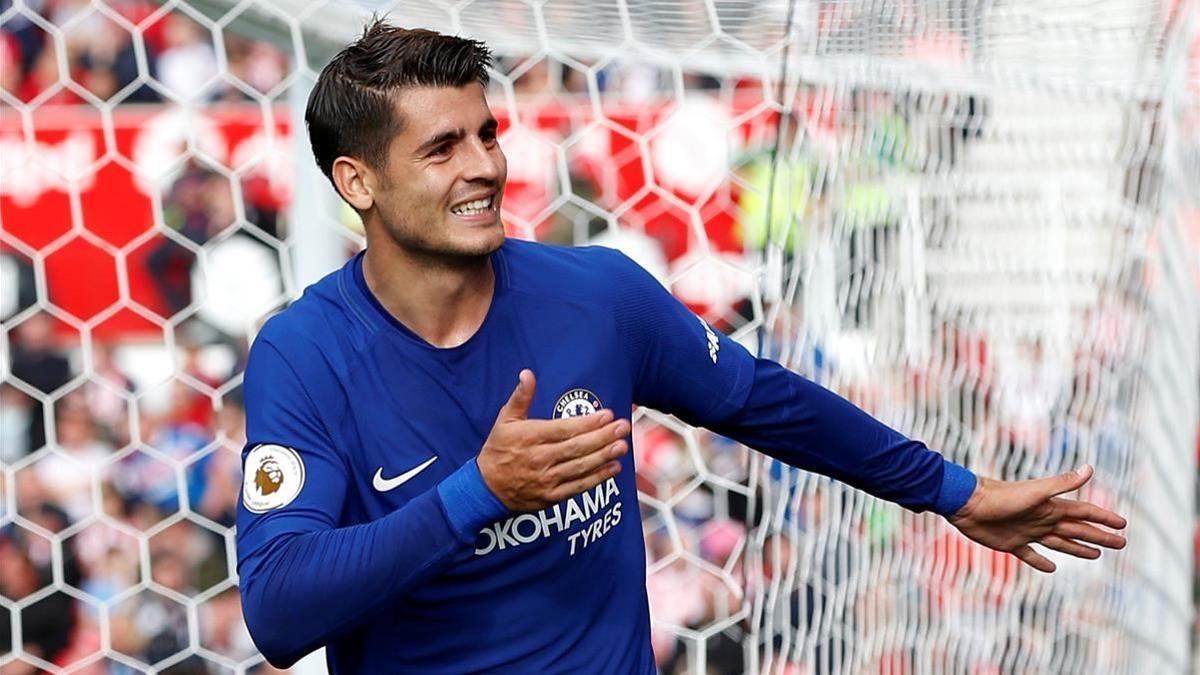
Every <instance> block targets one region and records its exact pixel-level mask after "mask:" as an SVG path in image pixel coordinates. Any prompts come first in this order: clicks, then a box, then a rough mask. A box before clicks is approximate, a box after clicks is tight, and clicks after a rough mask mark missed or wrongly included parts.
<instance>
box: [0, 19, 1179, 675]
mask: <svg viewBox="0 0 1200 675" xmlns="http://www.w3.org/2000/svg"><path fill="white" fill-rule="evenodd" d="M373 12H378V13H381V14H385V15H389V16H390V17H391V19H392V20H393V21H394V22H395V23H397V24H398V25H402V26H405V27H426V28H432V29H435V30H439V31H443V32H450V33H456V34H462V35H467V36H471V37H475V38H478V39H482V40H484V41H486V42H487V43H488V44H489V45H490V46H491V47H492V48H493V49H494V51H495V52H496V54H497V56H498V59H497V63H496V67H495V70H494V72H493V82H492V85H491V88H490V91H489V97H490V101H491V104H492V106H493V109H494V112H495V114H496V115H497V117H498V119H499V120H500V124H501V132H502V133H501V144H502V147H503V148H504V150H505V152H506V154H507V156H508V158H509V182H508V187H507V193H506V197H505V200H504V203H505V209H506V211H505V213H504V219H505V222H506V226H507V228H508V231H509V234H510V236H514V237H521V238H530V239H537V240H540V241H547V242H554V243H562V244H580V245H582V244H599V245H605V246H611V247H615V248H619V249H621V250H623V251H625V252H626V253H627V254H628V255H630V256H631V257H632V258H634V259H635V260H637V261H638V262H639V263H641V264H642V265H643V266H644V267H646V268H647V269H648V270H650V271H651V272H652V273H653V274H654V275H655V276H657V277H658V278H659V279H660V280H661V281H662V282H663V283H664V284H665V285H666V286H667V287H668V288H669V289H670V290H671V291H672V292H673V293H674V294H675V295H676V296H677V297H679V298H680V299H681V300H683V301H684V302H685V303H686V304H688V306H689V307H691V308H692V309H693V310H694V311H696V312H697V314H699V315H700V316H702V317H703V318H705V319H706V320H707V321H708V322H709V323H711V324H712V325H713V326H714V327H715V328H716V329H718V330H722V331H724V332H726V333H728V334H730V335H732V336H733V337H734V338H736V339H738V340H740V341H742V342H743V343H744V344H746V345H747V347H749V348H750V349H751V350H752V351H754V352H756V353H758V354H761V355H763V356H767V357H770V358H774V359H777V360H779V361H780V362H782V363H784V364H785V365H787V366H789V367H791V368H793V369H794V370H796V371H798V372H800V373H802V374H803V375H805V376H807V377H809V378H811V379H813V380H815V381H817V382H819V383H821V384H822V385H825V386H827V387H829V388H831V389H833V390H835V391H837V392H839V393H840V394H842V395H843V396H845V397H846V398H848V399H849V400H851V401H852V402H854V403H855V404H857V405H859V406H861V407H862V408H864V409H866V410H867V411H869V412H871V413H872V414H873V415H875V416H876V417H879V418H880V419H882V420H884V421H885V422H887V423H889V424H890V425H892V426H894V427H896V428H897V429H899V430H901V431H903V432H904V433H906V434H908V435H911V436H914V437H917V438H920V439H922V440H924V441H926V442H927V443H928V444H929V445H930V446H931V447H932V448H934V449H937V450H939V451H941V452H943V453H944V454H946V455H947V456H948V457H949V458H951V459H953V460H955V461H957V462H960V463H962V464H965V465H966V466H968V467H969V468H971V469H973V470H975V471H976V472H978V473H980V474H982V475H988V476H993V477H998V478H1005V479H1024V478H1033V477H1041V476H1046V475H1051V474H1054V473H1056V472H1060V471H1064V470H1068V469H1070V468H1074V467H1077V466H1079V465H1082V464H1084V463H1091V464H1093V465H1094V466H1095V467H1096V478H1095V479H1094V480H1093V481H1092V483H1091V484H1090V485H1089V486H1088V487H1087V488H1086V489H1085V491H1084V492H1085V494H1084V495H1083V497H1084V498H1086V499H1088V500H1090V501H1094V502H1096V503H1099V504H1101V505H1102V506H1105V507H1108V508H1112V509H1115V510H1117V511H1120V512H1122V513H1125V514H1127V515H1128V516H1129V520H1130V528H1129V532H1128V535H1129V547H1128V548H1127V549H1126V550H1125V551H1122V552H1117V553H1106V554H1105V555H1104V556H1103V557H1102V558H1100V559H1099V560H1097V561H1087V562H1084V561H1077V560H1073V559H1066V558H1064V557H1062V556H1057V555H1054V554H1053V552H1050V553H1049V554H1048V555H1049V556H1050V557H1051V558H1052V559H1054V560H1055V561H1056V562H1057V564H1058V565H1059V572H1058V573H1057V574H1055V575H1052V576H1045V575H1040V574H1037V573H1035V572H1032V571H1031V570H1029V569H1027V568H1024V567H1022V566H1021V565H1020V564H1018V562H1017V561H1016V560H1015V558H1013V557H1012V556H1009V555H1004V554H999V553H994V552H991V551H988V550H985V549H982V548H980V547H978V546H975V545H973V544H971V543H969V542H967V541H966V540H965V539H963V538H962V537H960V536H959V535H958V534H957V533H956V532H955V531H954V530H953V528H951V527H949V526H948V525H947V524H946V522H945V521H944V520H942V519H940V518H938V517H936V516H932V515H929V514H922V515H917V514H912V513H909V512H906V511H904V510H902V509H900V508H898V507H896V506H895V505H892V504H888V503H885V502H881V501H879V500H876V499H874V498H872V497H870V496H868V495H866V494H863V493H861V492H858V491H856V490H853V489H851V488H848V487H846V486H844V485H842V484H839V483H836V482H834V481H832V480H829V479H827V478H823V477H821V476H818V475H814V474H810V473H806V472H804V471H801V470H797V469H794V468H791V467H788V466H785V465H782V464H780V463H778V462H775V461H773V460H771V459H769V458H766V457H764V456H762V455H759V454H757V453H754V452H752V451H751V450H749V449H747V448H744V447H742V446H739V445H737V444H736V443H733V442H731V441H729V440H728V439H724V438H721V437H719V436H717V435H715V434H712V433H710V432H707V431H704V430H699V429H693V428H690V427H688V426H687V425H686V424H684V423H683V422H681V421H680V420H678V419H675V418H673V417H670V416H665V415H662V414H660V413H658V412H656V411H653V410H647V409H641V410H638V411H636V412H635V415H634V422H635V423H634V436H635V451H636V463H637V481H638V487H639V490H640V492H639V499H640V503H641V505H642V512H641V519H642V526H643V529H644V532H645V538H646V551H647V568H648V578H647V586H648V592H649V597H650V602H651V610H652V614H653V618H654V628H653V635H652V639H653V644H654V649H655V657H656V660H657V662H658V666H659V669H660V671H661V672H663V673H683V672H688V673H720V674H724V673H742V672H746V673H779V674H786V675H810V674H811V675H827V674H847V675H849V674H859V673H879V674H888V675H907V674H914V675H915V674H919V673H947V674H950V673H954V674H958V673H969V674H971V675H990V674H993V673H995V674H999V673H1079V674H1084V673H1088V674H1090V673H1131V674H1132V673H1151V672H1153V673H1184V672H1187V671H1188V670H1189V668H1190V667H1191V666H1192V664H1193V659H1194V658H1195V657H1194V656H1193V655H1192V654H1191V652H1190V644H1191V642H1192V636H1191V631H1192V630H1193V629H1192V626H1193V623H1194V616H1195V610H1194V607H1193V601H1192V596H1193V593H1192V589H1193V577H1194V573H1195V572H1194V570H1195V561H1194V549H1193V539H1194V532H1195V518H1196V516H1195V514H1196V500H1195V488H1194V485H1195V480H1196V472H1197V465H1196V454H1197V427H1198V422H1200V419H1198V418H1200V395H1198V388H1200V190H1198V189H1197V186H1200V7H1198V6H1196V5H1195V3H1189V2H1187V0H1182V1H1181V0H1162V1H1161V2H1152V1H1142V0H1092V1H1091V2H1079V1H1076V0H1054V1H1053V2H1035V1H1034V0H1007V1H1006V0H992V1H980V2H971V1H967V0H960V1H949V0H883V1H877V2H865V1H862V0H853V1H837V2H835V1H832V0H771V1H768V2H758V1H749V0H740V1H739V0H606V1H604V2H582V1H568V0H538V1H533V0H528V1H526V2H522V1H518V0H476V1H475V2H449V1H447V2H425V1H421V2H417V1H415V0H402V1H400V2H393V3H385V2H383V1H382V0H356V1H355V2H311V3H310V2H303V1H302V0H246V1H244V2H237V3H234V2H228V1H225V0H171V1H169V2H166V3H162V4H157V3H152V2H149V1H148V0H92V1H91V2H84V1H82V0H79V1H76V0H62V1H58V2H51V1H50V0H45V1H42V2H38V1H33V0H10V1H2V0H0V322H2V323H0V327H2V330H0V380H2V383H0V468H2V478H3V480H2V481H0V672H3V673H8V672H13V673H26V672H38V671H39V670H45V671H50V672H77V673H106V672H113V673H130V672H143V671H145V672H174V673H192V672H197V673H199V672H204V673H227V672H237V673H243V672H267V671H268V670H269V668H268V667H267V666H266V664H265V663H264V662H263V660H262V657H261V656H259V655H258V654H257V652H256V651H255V649H254V646H253V644H252V642H251V641H250V638H249V635H248V634H247V632H246V630H245V628H244V625H243V624H242V620H241V611H240V605H239V600H238V596H237V588H236V584H237V576H236V570H235V566H234V563H235V554H234V549H233V542H234V538H233V537H234V533H233V522H234V521H233V514H234V506H235V503H236V498H237V491H238V489H239V486H240V485H241V476H240V471H241V468H240V458H239V452H240V449H241V445H242V443H243V442H244V439H245V435H244V434H245V432H244V416H243V412H242V410H243V408H242V402H241V378H242V368H243V364H244V359H245V354H246V350H247V349H248V345H249V343H250V341H252V340H253V338H254V334H255V332H256V330H257V328H258V327H259V326H260V325H261V322H262V321H263V320H264V319H265V318H266V317H268V316H270V315H271V314H273V313H274V312H277V311H278V310H279V309H281V308H282V307H283V306H285V305H286V303H287V302H288V301H289V300H290V299H291V298H294V297H296V296H297V295H298V293H299V292H300V291H301V290H302V289H303V287H304V286H305V285H306V284H308V283H311V282H312V281H315V280H316V279H317V278H319V277H320V276H322V275H323V274H324V273H326V272H328V271H329V270H331V269H333V268H334V267H336V266H337V265H339V264H340V263H341V262H343V261H344V260H346V259H347V257H348V256H350V255H352V254H353V253H354V252H356V251H357V250H359V249H360V248H361V247H362V246H363V245H364V240H363V237H362V232H361V226H360V225H359V224H358V223H357V222H356V220H355V218H354V217H353V215H352V214H350V213H348V212H347V210H346V209H345V208H344V207H342V206H341V205H340V203H339V202H338V200H337V198H336V196H335V195H334V194H333V192H332V191H331V189H330V188H329V186H328V183H327V182H326V180H325V178H324V177H323V176H322V175H320V173H319V172H318V171H317V169H316V167H315V165H314V163H313V161H312V158H311V153H310V151H309V149H308V147H307V138H306V136H305V134H304V133H303V115H302V112H303V106H304V102H305V100H306V97H307V94H308V91H309V90H310V88H311V86H312V83H313V81H314V79H315V76H316V73H317V72H319V70H320V68H321V67H322V66H323V65H324V63H325V62H326V61H327V60H328V59H329V58H330V56H331V55H332V54H333V53H334V52H335V51H336V50H337V49H338V48H339V47H340V46H341V45H343V44H345V43H346V42H347V41H349V40H350V39H352V38H353V37H354V36H355V35H356V34H357V33H358V32H359V31H360V30H361V27H362V25H363V24H364V23H365V21H366V20H367V19H368V18H369V16H370V15H371V14H372V13H373ZM308 668H316V670H314V671H307V672H319V669H320V666H319V665H317V666H312V665H311V663H308V664H305V665H302V666H301V667H300V669H301V670H305V669H308Z"/></svg>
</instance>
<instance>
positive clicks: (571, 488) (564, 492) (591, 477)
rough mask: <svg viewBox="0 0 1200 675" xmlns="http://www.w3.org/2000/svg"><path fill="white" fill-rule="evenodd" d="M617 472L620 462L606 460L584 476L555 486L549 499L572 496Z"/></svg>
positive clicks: (554, 500)
mask: <svg viewBox="0 0 1200 675" xmlns="http://www.w3.org/2000/svg"><path fill="white" fill-rule="evenodd" d="M619 473H621V463H620V462H615V461H614V462H606V463H605V464H603V465H602V466H601V467H600V468H599V469H597V470H595V471H593V472H592V473H590V474H588V475H586V476H583V477H582V478H577V479H575V480H572V481H567V482H566V483H563V484H562V485H559V486H558V487H557V488H555V489H554V490H553V491H551V493H550V501H551V502H559V501H562V500H564V499H566V498H567V497H573V496H575V495H577V494H579V493H580V492H584V491H586V490H591V489H592V488H594V487H596V486H597V485H599V484H601V483H603V482H604V481H606V480H608V479H609V478H612V477H613V476H615V475H617V474H619Z"/></svg>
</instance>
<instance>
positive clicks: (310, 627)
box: [237, 337, 504, 667]
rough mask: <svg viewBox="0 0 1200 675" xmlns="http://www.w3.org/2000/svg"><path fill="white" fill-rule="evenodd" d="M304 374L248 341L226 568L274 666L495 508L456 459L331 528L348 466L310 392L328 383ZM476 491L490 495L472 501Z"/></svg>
mask: <svg viewBox="0 0 1200 675" xmlns="http://www.w3.org/2000/svg"><path fill="white" fill-rule="evenodd" d="M318 360H319V359H318ZM309 376H310V377H311V378H314V380H315V381H311V380H310V381H306V380H305V379H302V378H301V377H300V376H299V375H298V373H297V372H296V370H295V369H294V368H293V367H292V365H291V364H290V363H289V361H288V360H287V359H286V358H285V357H284V356H283V354H282V353H281V352H280V350H279V349H277V348H276V347H275V346H274V345H273V344H271V343H270V342H269V341H267V340H266V339H265V338H262V337H260V338H259V340H256V341H255V344H254V347H253V349H252V350H251V353H250V359H249V362H248V364H247V367H246V376H245V383H244V389H245V400H246V418H247V421H246V431H247V439H248V442H247V444H246V448H245V450H244V451H243V466H244V470H245V472H246V479H245V481H244V487H243V491H242V495H241V499H240V500H239V505H238V523H237V549H238V574H239V577H240V584H239V586H240V590H241V594H242V607H243V612H244V615H245V619H246V626H247V627H248V628H249V630H250V634H251V637H253V639H254V642H255V644H256V646H257V647H258V648H259V650H260V651H261V652H262V653H263V655H264V656H265V657H266V658H267V660H268V661H269V662H271V663H272V665H275V666H277V667H287V666H289V665H291V664H292V663H294V662H295V661H296V660H298V659H299V658H300V657H302V656H304V655H305V654H307V653H308V652H310V651H312V650H314V649H316V648H317V647H320V646H321V645H324V644H326V643H327V642H329V641H330V640H331V639H332V638H335V637H337V636H338V635H340V634H342V633H345V632H347V631H351V630H354V629H355V628H357V627H359V626H361V625H362V624H363V623H364V622H366V621H369V620H371V618H372V617H373V616H374V615H375V614H376V613H377V612H378V611H379V610H380V609H381V608H383V607H384V606H387V605H390V604H392V603H397V602H402V601H403V597H404V595H405V594H406V593H407V592H408V591H409V590H410V589H411V588H413V587H415V586H416V585H418V584H420V583H421V582H423V581H424V580H427V579H429V578H432V577H434V576H436V575H437V574H439V573H441V572H442V571H444V570H446V569H447V568H449V567H450V566H451V565H452V564H453V563H454V561H455V560H456V559H457V554H458V553H459V552H461V551H466V550H469V548H470V547H471V546H472V545H473V542H474V536H475V533H476V532H477V531H478V530H479V528H480V527H482V526H483V525H484V524H486V522H490V521H491V520H492V519H494V518H496V517H498V516H500V515H502V512H503V511H504V509H503V505H502V504H500V503H499V501H498V500H496V499H495V497H494V496H492V495H491V494H490V492H488V491H487V487H486V485H485V484H484V483H483V481H482V477H481V476H480V475H479V471H478V468H477V466H476V465H475V463H474V462H468V463H467V464H465V465H464V466H463V467H462V468H461V469H459V470H458V471H456V472H455V473H453V474H451V475H450V476H449V477H448V478H447V479H446V480H444V481H443V482H442V484H441V485H439V486H438V489H435V490H429V491H428V492H426V493H424V494H422V495H420V496H418V497H416V498H414V499H412V500H411V501H409V502H408V503H407V504H405V505H404V506H403V507H401V508H400V509H398V510H396V511H394V512H392V513H390V514H388V515H387V516H384V517H383V518H380V519H378V520H376V521H373V522H370V523H365V524H361V525H354V526H349V527H338V524H339V520H340V516H341V511H342V505H343V501H344V500H345V498H346V493H347V486H348V480H349V474H348V472H347V468H346V465H345V462H344V461H343V460H342V455H341V454H340V452H339V448H338V447H337V441H336V440H335V439H334V438H333V437H332V435H331V434H330V432H329V430H328V429H327V428H326V426H325V422H324V421H323V420H324V419H325V418H324V417H323V415H322V413H323V412H326V413H327V412H328V411H323V410H322V408H321V407H320V406H319V405H318V404H317V399H315V398H314V396H313V395H312V392H314V391H322V390H324V391H328V390H329V389H328V387H327V386H325V385H328V383H325V385H323V384H322V383H321V382H320V381H319V380H320V373H310V374H309ZM269 462H273V464H268V463H269ZM264 465H267V466H265V467H264ZM260 481H261V482H260ZM289 481H292V482H293V485H292V486H289V484H288V483H289ZM480 490H482V491H483V492H484V493H486V495H484V496H485V497H490V499H491V502H487V501H483V502H480V501H479V496H480V494H481V493H480ZM473 500H474V501H473ZM481 503H482V504H484V505H483V506H480V504H481ZM497 506H498V507H499V508H498V509H497V508H496V507H497Z"/></svg>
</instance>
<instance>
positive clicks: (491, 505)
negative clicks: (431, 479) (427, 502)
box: [437, 458, 509, 537]
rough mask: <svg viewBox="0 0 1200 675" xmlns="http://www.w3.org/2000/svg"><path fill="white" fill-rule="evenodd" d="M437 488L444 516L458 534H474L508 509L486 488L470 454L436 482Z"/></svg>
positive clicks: (472, 535)
mask: <svg viewBox="0 0 1200 675" xmlns="http://www.w3.org/2000/svg"><path fill="white" fill-rule="evenodd" d="M437 490H438V495H439V496H440V497H441V499H442V504H443V505H444V506H445V509H446V516H447V517H448V518H449V520H450V523H451V525H453V526H454V529H455V531H456V532H458V534H459V535H460V536H462V537H474V536H475V535H476V534H477V533H478V532H479V530H480V529H481V528H483V527H484V526H486V525H488V524H489V523H492V522H495V521H496V520H499V519H500V518H502V517H504V516H505V515H508V513H509V509H508V507H506V506H505V505H504V503H503V502H501V501H500V500H499V499H498V498H497V497H496V495H495V494H494V493H493V492H492V491H491V489H490V488H488V485H487V483H486V482H485V481H484V479H483V474H482V473H480V471H479V464H478V463H477V462H476V460H475V459H474V458H472V459H471V460H469V461H468V462H467V463H466V464H463V465H462V466H461V467H459V468H458V470H457V471H455V472H454V473H452V474H450V475H449V476H448V477H447V478H446V479H445V480H443V481H442V482H441V483H440V484H438V487H437Z"/></svg>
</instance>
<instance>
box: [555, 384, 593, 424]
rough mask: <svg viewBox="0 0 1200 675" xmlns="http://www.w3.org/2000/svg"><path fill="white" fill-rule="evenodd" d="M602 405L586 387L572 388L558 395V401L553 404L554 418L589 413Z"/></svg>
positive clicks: (558, 418)
mask: <svg viewBox="0 0 1200 675" xmlns="http://www.w3.org/2000/svg"><path fill="white" fill-rule="evenodd" d="M603 407H604V404H603V403H601V402H600V399H599V398H598V397H597V396H596V395H595V394H593V393H592V392H590V391H588V390H587V389H572V390H570V391H568V392H567V393H565V394H563V395H562V396H559V397H558V403H555V404H554V419H556V420H561V419H566V418H568V417H579V416H580V415H591V414H592V413H594V412H596V411H597V410H600V409H601V408H603Z"/></svg>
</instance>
